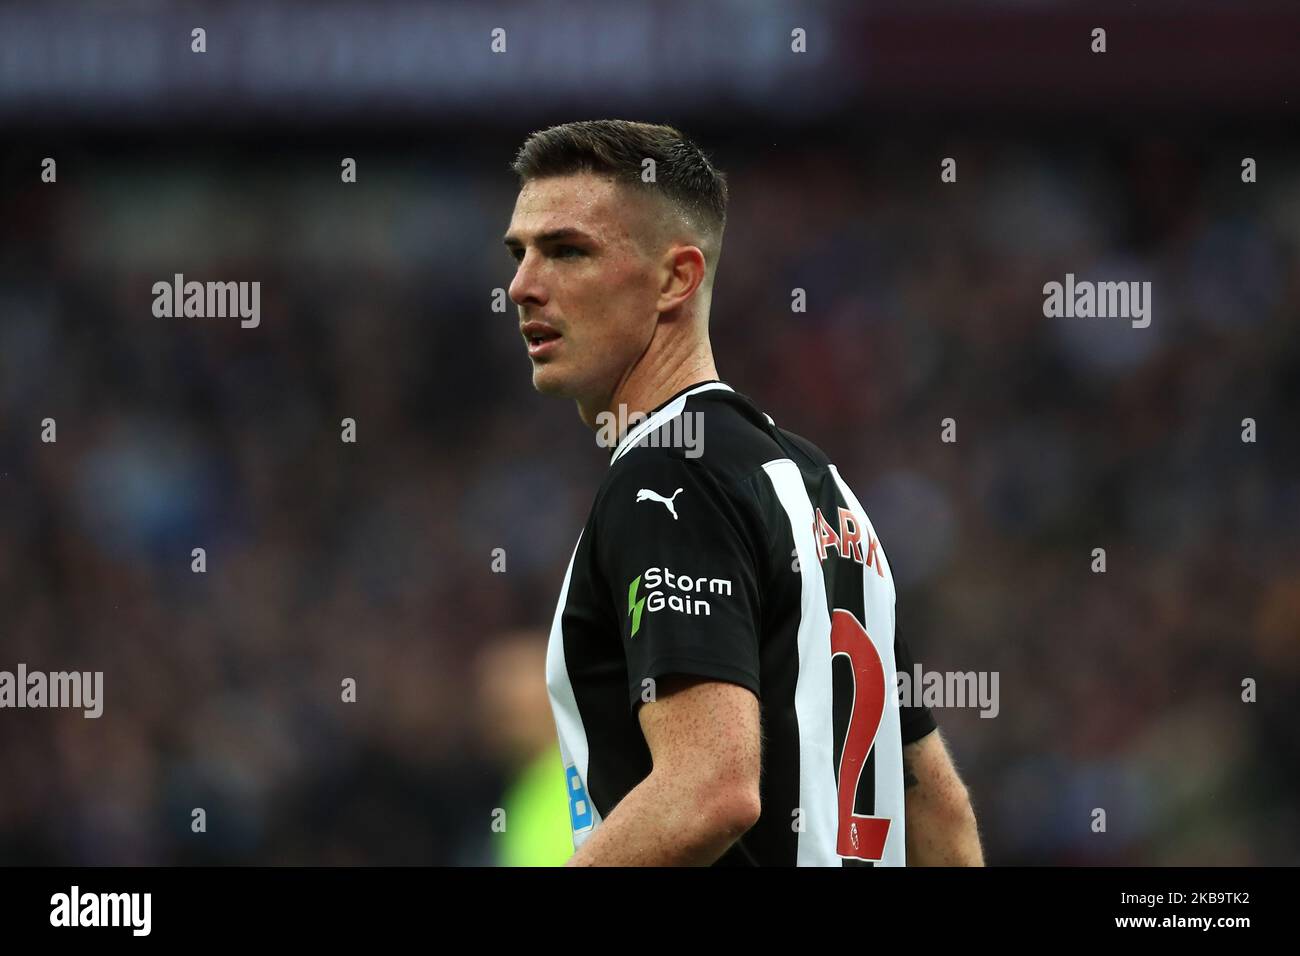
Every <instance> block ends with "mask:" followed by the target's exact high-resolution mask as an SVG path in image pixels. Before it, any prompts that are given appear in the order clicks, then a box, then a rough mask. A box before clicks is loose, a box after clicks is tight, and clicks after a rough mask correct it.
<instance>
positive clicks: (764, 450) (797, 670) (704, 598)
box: [505, 120, 982, 866]
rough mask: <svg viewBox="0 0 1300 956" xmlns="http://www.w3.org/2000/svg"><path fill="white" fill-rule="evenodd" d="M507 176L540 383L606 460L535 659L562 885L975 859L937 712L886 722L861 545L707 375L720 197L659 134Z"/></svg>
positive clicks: (522, 159)
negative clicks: (605, 878)
mask: <svg viewBox="0 0 1300 956" xmlns="http://www.w3.org/2000/svg"><path fill="white" fill-rule="evenodd" d="M514 170H515V172H516V173H517V174H518V176H519V178H520V184H521V188H520V192H519V196H518V199H517V201H516V204H515V209H514V215H513V218H512V220H511V223H510V226H509V229H508V231H507V233H506V236H505V244H506V246H507V248H508V249H509V251H510V253H511V254H512V255H513V257H514V259H515V261H516V264H517V270H516V272H515V276H514V280H513V282H512V283H511V285H510V297H511V299H512V300H513V301H514V302H515V304H516V305H517V306H518V312H519V322H520V331H521V333H522V335H523V337H524V341H525V345H526V348H527V352H528V355H529V358H530V360H531V363H532V372H533V385H534V387H535V388H536V389H537V390H538V391H539V392H542V393H544V394H547V395H555V396H560V397H564V398H569V399H573V400H574V401H575V402H576V403H577V407H578V413H579V415H580V417H581V418H582V420H583V421H584V422H585V423H586V424H587V425H588V427H590V428H592V429H595V430H596V431H597V434H598V438H599V437H600V436H604V438H603V441H604V443H605V444H607V445H608V447H609V448H610V452H609V454H610V467H609V470H608V471H607V472H606V477H605V480H604V482H603V483H602V485H601V487H600V489H599V490H598V492H597V494H596V500H595V503H594V505H593V507H592V510H591V514H590V517H589V518H588V521H587V524H586V526H585V527H584V529H583V530H582V533H581V535H580V536H579V538H578V542H577V545H576V548H575V550H574V553H573V556H572V558H571V560H570V563H569V568H568V571H567V573H566V574H565V578H564V583H563V587H562V592H561V595H560V599H559V603H558V606H557V608H556V613H555V618H554V622H553V624H552V627H551V634H550V643H549V650H548V654H547V661H546V675H547V686H548V688H549V693H550V699H551V705H552V709H553V712H554V715H555V722H556V725H557V728H558V731H559V741H560V750H561V754H562V759H563V764H564V774H565V787H566V789H567V793H568V802H569V817H570V825H571V827H572V829H573V840H574V846H575V848H576V853H575V854H574V856H573V858H572V859H571V860H570V863H571V864H573V865H603V864H612V865H655V864H713V863H719V864H730V865H796V864H797V865H809V866H843V865H871V864H881V865H903V864H904V863H906V862H910V863H912V864H968V865H979V864H981V863H982V855H981V850H980V845H979V839H978V835H977V832H976V825H975V818H974V813H973V811H972V809H971V805H970V801H969V799H968V796H967V792H966V789H965V787H964V785H963V784H962V782H961V781H960V779H959V778H958V776H957V774H956V771H955V769H954V767H953V764H952V762H951V760H950V758H949V755H948V753H947V750H946V748H945V746H944V743H943V741H942V740H941V738H940V735H939V733H938V731H937V729H936V726H935V722H934V719H933V716H932V715H931V714H930V712H929V710H928V709H926V708H925V707H919V706H917V707H913V706H900V702H899V699H898V695H897V693H896V690H895V678H894V675H895V672H896V670H902V671H904V672H906V671H909V670H910V668H911V658H910V656H909V653H908V650H907V647H906V644H905V643H904V642H903V641H902V640H901V639H900V638H899V637H898V636H897V635H896V633H895V626H894V601H895V593H894V584H893V576H892V574H891V573H890V570H889V564H888V562H887V560H886V558H885V554H884V551H883V549H882V548H881V545H880V542H879V540H878V539H877V538H876V536H875V533H874V530H873V528H872V525H871V522H870V521H869V520H868V518H867V515H866V513H865V511H864V510H863V508H862V506H861V504H860V503H859V502H858V500H857V498H856V497H855V495H854V493H853V491H852V490H851V489H850V487H849V485H848V484H847V483H846V482H845V480H844V479H843V478H842V477H841V476H840V474H839V472H838V471H837V470H836V468H835V467H834V465H833V464H832V463H831V462H830V461H829V460H828V458H827V456H826V455H825V454H824V453H823V452H822V451H821V450H820V449H818V448H817V447H816V446H815V445H813V444H812V443H810V442H808V441H807V440H805V439H803V438H800V437H799V436H797V435H795V434H793V433H791V432H789V431H786V430H784V429H782V428H779V427H777V426H776V424H775V423H774V422H773V420H772V419H771V417H769V416H768V415H766V414H764V413H763V412H762V411H760V410H759V409H758V408H757V407H756V406H755V405H754V404H753V402H751V401H750V400H749V399H747V398H746V397H744V396H742V395H740V394H738V393H737V392H735V391H734V390H733V389H732V388H731V387H730V386H729V385H727V384H726V383H725V382H723V381H721V380H720V379H719V378H718V374H717V370H716V368H715V366H714V361H713V354H712V349H711V346H710V342H709V335H708V319H709V307H710V300H711V296H712V289H713V282H714V279H715V276H716V270H717V264H718V257H719V254H720V252H721V246H722V234H723V229H724V227H725V223H726V204H727V188H726V180H725V177H724V176H723V175H722V174H721V173H720V172H718V171H717V170H716V169H715V168H714V167H713V166H712V164H711V163H710V162H709V160H708V159H707V158H706V157H705V155H704V154H703V153H702V152H701V151H700V150H699V149H698V148H697V147H696V146H695V145H693V144H692V143H690V142H689V141H687V140H685V139H684V138H683V137H682V135H681V134H680V133H679V132H678V131H677V130H675V129H672V128H671V127H666V126H653V125H649V124H643V123H632V122H625V121H613V120H609V121H592V122H580V123H571V124H566V125H564V126H559V127H554V128H551V129H547V130H543V131H541V132H538V133H536V134H534V135H533V136H531V137H530V138H529V139H528V140H527V142H525V144H524V145H523V147H522V148H521V150H520V151H519V154H518V156H517V157H516V159H515V163H514ZM750 331H751V333H752V334H754V335H762V334H763V329H761V328H758V327H754V328H752V329H751V330H750ZM611 423H612V428H611ZM546 505H547V503H546V502H545V501H538V502H537V507H539V508H544V507H546Z"/></svg>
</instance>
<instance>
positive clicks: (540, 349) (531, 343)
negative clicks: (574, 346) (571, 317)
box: [524, 329, 562, 358]
mask: <svg viewBox="0 0 1300 956" xmlns="http://www.w3.org/2000/svg"><path fill="white" fill-rule="evenodd" d="M561 338H562V336H561V335H560V333H559V332H556V331H554V330H553V329H534V330H530V331H529V332H528V333H527V334H526V335H525V336H524V339H525V341H527V343H528V356H529V358H539V357H541V356H543V355H547V354H549V353H550V352H553V351H555V349H556V348H558V347H559V344H560V339H561Z"/></svg>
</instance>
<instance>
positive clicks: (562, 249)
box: [555, 246, 587, 259]
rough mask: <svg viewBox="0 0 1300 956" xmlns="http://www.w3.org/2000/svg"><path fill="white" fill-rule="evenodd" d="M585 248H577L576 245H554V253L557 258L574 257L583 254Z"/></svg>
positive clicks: (584, 253)
mask: <svg viewBox="0 0 1300 956" xmlns="http://www.w3.org/2000/svg"><path fill="white" fill-rule="evenodd" d="M586 254H587V253H586V250H584V249H579V248H578V247H577V246H556V247H555V255H556V257H557V258H559V259H575V258H577V257H578V256H585V255H586Z"/></svg>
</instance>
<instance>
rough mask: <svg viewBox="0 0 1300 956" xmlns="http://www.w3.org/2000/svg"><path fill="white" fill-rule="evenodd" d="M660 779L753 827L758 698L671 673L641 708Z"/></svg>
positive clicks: (731, 687)
mask: <svg viewBox="0 0 1300 956" xmlns="http://www.w3.org/2000/svg"><path fill="white" fill-rule="evenodd" d="M638 718H639V719H640V723H641V731H642V733H643V734H644V735H645V739H646V744H647V745H648V746H649V748H650V754H651V757H652V759H653V761H654V768H653V771H652V772H653V773H655V774H657V775H659V776H660V777H661V779H663V780H664V781H665V782H666V783H668V785H669V786H670V787H671V788H672V789H673V790H674V791H675V792H676V793H677V794H678V796H679V798H680V799H682V800H684V801H695V802H696V804H697V805H699V803H700V802H701V801H703V802H704V803H706V804H708V807H701V809H711V810H713V811H716V812H718V813H720V814H722V815H724V816H726V817H727V818H730V819H740V820H744V819H747V818H752V819H748V823H749V824H752V823H753V822H754V821H755V820H757V819H758V813H759V796H758V794H759V774H760V769H761V762H762V740H761V733H762V731H761V721H760V717H759V704H758V698H757V697H755V696H754V694H753V693H752V692H751V691H749V690H747V689H746V688H744V687H741V686H740V685H738V684H732V683H728V682H724V681H715V680H705V679H701V678H696V677H689V676H685V675H672V676H668V677H665V678H663V679H662V680H660V681H658V683H657V686H656V687H655V695H654V699H653V700H651V701H650V702H648V703H645V704H642V705H641V707H640V710H639V711H638Z"/></svg>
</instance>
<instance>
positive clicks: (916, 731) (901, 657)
mask: <svg viewBox="0 0 1300 956" xmlns="http://www.w3.org/2000/svg"><path fill="white" fill-rule="evenodd" d="M894 667H895V669H896V670H897V672H898V673H900V674H908V675H911V673H912V652H911V650H910V649H909V648H908V646H907V642H906V641H905V640H903V638H902V636H901V635H899V633H898V629H897V627H895V629H894ZM913 696H918V697H919V695H911V694H907V695H900V698H901V699H900V700H899V704H898V730H899V736H900V737H901V738H902V741H903V744H904V745H906V744H911V743H915V742H916V741H918V740H920V739H921V738H922V737H924V736H925V735H926V734H928V733H929V732H930V731H932V730H934V729H935V728H936V727H938V726H939V725H938V723H937V722H936V721H935V719H934V714H932V713H930V708H929V707H926V706H925V705H924V704H914V702H913V701H912V700H911V698H912V697H913Z"/></svg>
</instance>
